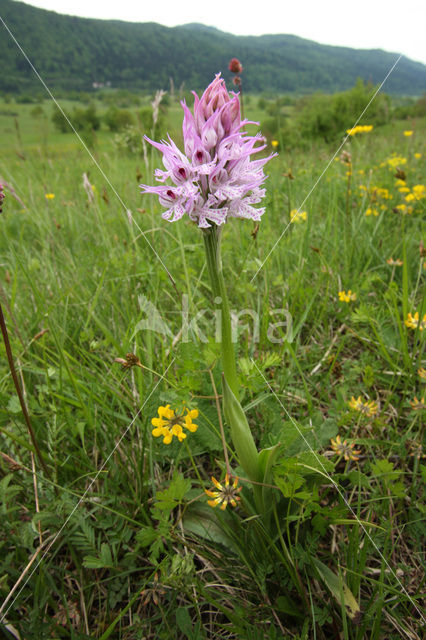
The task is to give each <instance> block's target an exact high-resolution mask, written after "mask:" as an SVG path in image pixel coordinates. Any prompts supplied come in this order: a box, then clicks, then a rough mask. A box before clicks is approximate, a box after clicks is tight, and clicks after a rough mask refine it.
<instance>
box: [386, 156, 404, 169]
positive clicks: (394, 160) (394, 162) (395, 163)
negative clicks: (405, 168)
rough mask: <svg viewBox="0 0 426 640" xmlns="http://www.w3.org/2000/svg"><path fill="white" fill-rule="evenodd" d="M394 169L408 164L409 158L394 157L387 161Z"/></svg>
mask: <svg viewBox="0 0 426 640" xmlns="http://www.w3.org/2000/svg"><path fill="white" fill-rule="evenodd" d="M386 162H387V163H388V165H389V166H390V167H391V168H392V169H396V168H397V167H398V166H399V165H400V164H407V158H404V157H402V156H397V155H393V156H391V157H390V158H388V159H387V161H386Z"/></svg>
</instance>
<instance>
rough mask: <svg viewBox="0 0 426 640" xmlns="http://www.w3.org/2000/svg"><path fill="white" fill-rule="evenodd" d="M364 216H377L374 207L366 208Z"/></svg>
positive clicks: (377, 213)
mask: <svg viewBox="0 0 426 640" xmlns="http://www.w3.org/2000/svg"><path fill="white" fill-rule="evenodd" d="M365 215H366V216H378V215H379V212H378V211H377V209H375V208H374V207H368V209H367V211H366V212H365Z"/></svg>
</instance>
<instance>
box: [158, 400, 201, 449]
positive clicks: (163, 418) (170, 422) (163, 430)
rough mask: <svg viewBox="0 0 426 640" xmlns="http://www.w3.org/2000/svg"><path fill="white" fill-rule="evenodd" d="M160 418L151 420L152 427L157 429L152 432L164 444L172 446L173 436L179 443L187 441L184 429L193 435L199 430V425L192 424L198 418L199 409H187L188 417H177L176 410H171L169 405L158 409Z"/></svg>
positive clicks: (183, 414) (182, 415)
mask: <svg viewBox="0 0 426 640" xmlns="http://www.w3.org/2000/svg"><path fill="white" fill-rule="evenodd" d="M184 411H185V407H184ZM158 416H159V417H158V418H152V420H151V423H152V425H153V426H154V427H155V429H153V430H152V435H153V436H154V438H159V437H162V438H163V442H164V444H170V443H171V441H172V440H173V436H176V438H177V439H178V440H179V442H182V440H185V438H186V433H185V432H184V429H188V431H190V432H192V433H194V431H197V429H198V425H196V424H194V423H193V422H192V420H193V418H197V417H198V410H197V409H191V410H189V409H186V415H185V413H182V414H180V415H176V414H175V411H174V409H171V408H170V405H169V404H167V405H166V406H165V407H158Z"/></svg>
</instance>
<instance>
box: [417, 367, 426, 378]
mask: <svg viewBox="0 0 426 640" xmlns="http://www.w3.org/2000/svg"><path fill="white" fill-rule="evenodd" d="M417 373H418V374H419V376H420V380H422V381H423V380H425V381H426V369H425V368H424V367H420V369H417Z"/></svg>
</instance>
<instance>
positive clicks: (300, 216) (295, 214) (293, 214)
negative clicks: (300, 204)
mask: <svg viewBox="0 0 426 640" xmlns="http://www.w3.org/2000/svg"><path fill="white" fill-rule="evenodd" d="M307 217H308V214H307V213H306V211H298V210H297V209H293V210H292V211H290V222H295V223H297V224H299V223H300V222H303V221H304V220H306V219H307Z"/></svg>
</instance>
